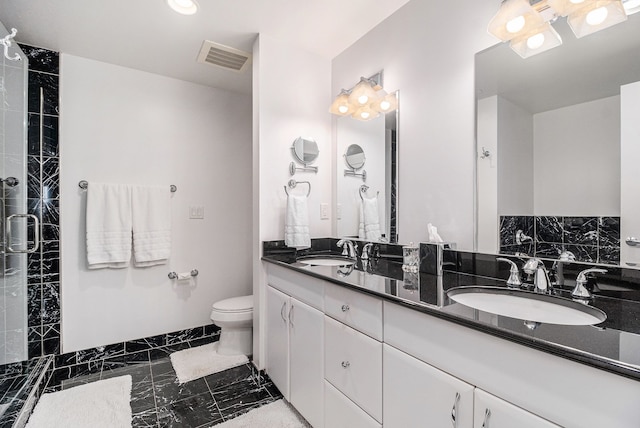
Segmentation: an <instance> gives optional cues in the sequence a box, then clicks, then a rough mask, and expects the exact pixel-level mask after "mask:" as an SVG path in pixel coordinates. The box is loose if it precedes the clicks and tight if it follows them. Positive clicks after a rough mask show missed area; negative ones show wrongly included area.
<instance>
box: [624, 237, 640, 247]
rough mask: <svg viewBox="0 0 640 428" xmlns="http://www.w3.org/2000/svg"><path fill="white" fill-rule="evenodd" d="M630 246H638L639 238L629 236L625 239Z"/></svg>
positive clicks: (639, 243)
mask: <svg viewBox="0 0 640 428" xmlns="http://www.w3.org/2000/svg"><path fill="white" fill-rule="evenodd" d="M624 242H626V243H627V245H628V246H630V247H638V246H640V239H638V238H634V237H633V236H629V237H628V238H627V239H625V241H624Z"/></svg>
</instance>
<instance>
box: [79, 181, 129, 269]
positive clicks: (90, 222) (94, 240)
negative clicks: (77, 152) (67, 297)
mask: <svg viewBox="0 0 640 428" xmlns="http://www.w3.org/2000/svg"><path fill="white" fill-rule="evenodd" d="M86 222H87V236H86V238H87V262H88V265H89V269H100V268H124V267H127V266H128V265H129V259H131V222H132V219H131V188H130V187H129V186H127V185H123V184H104V183H89V187H88V188H87V219H86Z"/></svg>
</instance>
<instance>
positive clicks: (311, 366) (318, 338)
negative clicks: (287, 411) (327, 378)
mask: <svg viewBox="0 0 640 428" xmlns="http://www.w3.org/2000/svg"><path fill="white" fill-rule="evenodd" d="M323 329H324V314H323V313H322V312H320V311H318V310H316V309H314V308H312V307H311V306H309V305H306V304H304V303H302V302H300V301H298V300H296V299H294V298H291V308H290V309H289V358H290V371H289V373H290V394H291V400H290V401H291V404H293V406H294V407H295V408H296V410H298V412H300V414H301V415H302V416H304V418H305V419H306V420H307V421H308V422H309V423H310V424H311V425H312V426H314V427H322V426H324V404H323V403H324V401H323V397H324V393H323V392H324V371H323V369H324V353H323V350H324V335H323ZM269 339H270V338H269Z"/></svg>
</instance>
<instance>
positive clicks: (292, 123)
mask: <svg viewBox="0 0 640 428" xmlns="http://www.w3.org/2000/svg"><path fill="white" fill-rule="evenodd" d="M253 53H254V57H253V106H254V107H253V127H254V129H253V169H254V172H253V173H254V180H253V202H254V216H253V225H254V230H253V241H254V242H253V260H254V270H253V284H254V288H253V290H254V296H255V306H256V307H263V306H264V305H263V304H262V303H264V301H265V294H264V292H265V284H266V281H265V273H264V267H263V265H262V262H261V261H260V257H261V255H262V241H268V240H280V239H284V213H285V207H286V194H285V193H284V188H283V186H284V185H286V184H287V181H289V179H291V178H292V177H291V176H290V175H289V167H288V166H289V163H290V162H291V161H292V160H293V158H292V155H291V145H292V143H293V140H295V139H296V138H297V137H299V136H301V135H302V136H308V137H312V138H314V139H315V140H316V142H317V143H318V148H319V150H320V154H319V156H318V159H317V161H316V162H315V163H314V165H315V166H317V167H318V173H317V174H313V173H303V172H298V173H296V175H295V176H294V177H293V178H294V179H296V180H305V181H309V182H311V195H310V196H309V201H308V203H309V221H310V224H309V229H310V232H311V237H312V238H319V237H328V236H330V235H331V220H330V219H327V220H321V219H320V203H331V177H332V174H333V173H332V171H331V160H330V156H331V117H330V116H331V115H330V114H329V113H328V109H329V105H330V103H331V94H330V79H331V64H330V61H329V60H328V59H326V58H322V57H320V56H318V55H315V54H312V53H309V52H306V51H303V50H301V49H300V48H297V47H294V46H292V45H288V44H286V43H283V42H281V41H279V40H277V39H274V38H273V37H270V36H268V35H264V34H261V35H260V36H259V38H258V40H257V41H256V43H255V44H254V49H253ZM306 190H307V188H306V186H302V185H301V186H300V187H298V188H296V189H295V190H294V192H306ZM263 320H264V314H262V313H260V311H259V309H258V310H257V311H254V331H253V333H254V356H253V357H254V363H255V364H256V365H257V366H258V367H259V368H263V366H264V355H263V350H262V348H261V340H260V338H261V337H262V335H263V334H264V322H263Z"/></svg>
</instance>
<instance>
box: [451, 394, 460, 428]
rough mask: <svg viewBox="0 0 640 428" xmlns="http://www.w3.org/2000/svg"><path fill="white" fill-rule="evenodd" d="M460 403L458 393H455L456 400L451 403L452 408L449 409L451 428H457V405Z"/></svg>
mask: <svg viewBox="0 0 640 428" xmlns="http://www.w3.org/2000/svg"><path fill="white" fill-rule="evenodd" d="M459 402H460V393H459V392H456V399H455V400H454V402H453V407H452V408H451V425H453V428H458V418H457V414H458V403H459Z"/></svg>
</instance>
